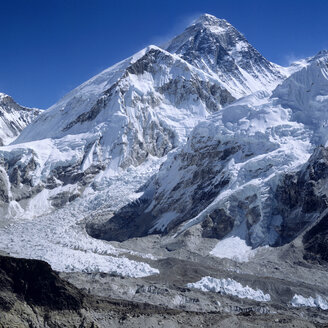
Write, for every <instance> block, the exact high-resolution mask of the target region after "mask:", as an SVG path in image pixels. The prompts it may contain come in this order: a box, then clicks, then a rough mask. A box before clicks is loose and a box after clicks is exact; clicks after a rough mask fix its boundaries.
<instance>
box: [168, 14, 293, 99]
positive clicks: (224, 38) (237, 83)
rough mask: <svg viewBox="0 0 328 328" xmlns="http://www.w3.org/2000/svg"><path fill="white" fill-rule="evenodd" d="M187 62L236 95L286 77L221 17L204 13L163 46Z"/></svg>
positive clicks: (282, 70) (275, 83)
mask: <svg viewBox="0 0 328 328" xmlns="http://www.w3.org/2000/svg"><path fill="white" fill-rule="evenodd" d="M165 49H166V50H167V51H169V52H171V53H174V54H177V55H179V56H180V57H181V58H183V59H184V60H186V61H187V62H188V63H190V64H192V65H194V66H195V67H197V68H199V69H202V70H204V71H205V72H207V73H209V74H211V75H213V76H216V77H217V78H218V79H219V80H220V81H221V82H223V83H224V84H225V86H226V88H227V90H228V91H229V92H230V93H231V94H232V95H233V96H234V97H236V98H239V97H241V96H244V95H247V94H249V93H251V92H255V91H259V90H272V89H273V88H274V87H275V86H277V84H279V83H280V82H281V81H282V79H283V78H285V77H286V74H287V71H286V69H284V68H283V67H281V66H279V65H276V64H273V63H271V62H269V61H268V60H267V59H265V58H264V57H263V56H262V55H261V54H260V53H259V52H258V51H257V50H256V49H255V48H254V47H253V46H252V45H251V44H250V43H249V42H248V41H247V39H246V38H245V37H244V36H243V35H242V34H241V33H240V32H239V31H238V30H237V29H236V28H234V27H233V26H232V25H231V24H229V23H228V22H227V21H226V20H224V19H219V18H216V17H215V16H212V15H209V14H204V15H201V16H200V17H199V18H198V19H197V20H195V21H194V23H193V24H192V25H190V26H189V27H187V28H186V30H185V31H184V32H183V33H181V34H180V35H178V36H176V37H175V38H173V39H172V40H171V41H169V42H168V43H167V44H166V45H165Z"/></svg>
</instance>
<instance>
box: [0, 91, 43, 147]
mask: <svg viewBox="0 0 328 328" xmlns="http://www.w3.org/2000/svg"><path fill="white" fill-rule="evenodd" d="M39 114H40V110H39V109H35V108H27V107H23V106H20V105H19V104H17V103H16V102H15V100H14V99H13V98H12V97H10V96H8V95H7V94H5V93H2V92H0V145H3V144H8V143H10V142H11V141H13V140H14V139H15V138H16V137H17V136H18V135H19V133H20V132H21V131H22V130H23V129H24V128H25V127H26V126H27V125H28V124H30V123H31V122H32V121H33V120H34V119H35V118H36V117H37V116H38V115H39Z"/></svg>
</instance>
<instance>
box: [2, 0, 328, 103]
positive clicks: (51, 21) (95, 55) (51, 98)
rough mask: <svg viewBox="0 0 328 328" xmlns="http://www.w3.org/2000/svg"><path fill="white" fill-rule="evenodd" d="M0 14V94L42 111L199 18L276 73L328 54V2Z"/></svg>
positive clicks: (251, 1) (92, 3) (25, 9)
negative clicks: (230, 28)
mask: <svg viewBox="0 0 328 328" xmlns="http://www.w3.org/2000/svg"><path fill="white" fill-rule="evenodd" d="M0 13H1V16H0V92H5V93H7V94H9V95H11V96H13V97H14V99H15V100H16V101H18V102H19V103H21V104H22V105H25V106H30V107H39V108H47V107H49V106H50V105H52V104H53V103H55V102H56V101H57V100H58V99H59V98H61V97H62V96H64V95H65V94H66V93H67V92H68V91H70V90H71V89H73V88H75V87H76V86H77V85H79V84H81V83H82V82H84V81H85V80H87V79H89V78H90V77H92V76H93V75H95V74H97V73H99V72H100V71H102V70H103V69H105V68H107V67H109V66H111V65H112V64H115V63H116V62H117V61H119V60H122V59H124V58H126V57H128V56H130V55H132V54H133V53H135V52H137V51H138V50H140V49H142V48H144V47H146V46H147V45H149V44H157V45H159V44H161V43H162V42H164V41H166V40H167V39H169V38H171V37H173V36H174V35H176V34H179V33H180V32H182V31H183V29H184V28H185V27H186V26H187V25H188V24H190V22H191V21H192V20H193V19H194V18H196V17H197V16H199V15H200V14H202V13H209V14H212V15H215V16H217V17H219V18H225V19H227V20H228V21H229V22H230V23H231V24H232V25H234V26H235V27H236V28H237V29H238V30H239V31H240V32H242V33H243V34H244V35H245V36H246V38H247V39H248V40H249V41H250V42H251V43H252V44H253V46H255V48H257V49H258V50H259V51H260V52H261V53H262V54H263V55H264V56H265V57H267V58H268V59H269V60H271V61H273V62H276V63H278V64H281V65H287V64H288V62H289V61H291V60H293V59H299V58H302V57H306V56H311V55H314V54H315V53H317V52H318V51H319V50H321V49H328V1H327V0H321V1H319V0H307V1H304V0H284V1H282V0H270V1H267V0H224V1H221V0H213V1H210V0H188V1H187V0H185V1H182V0H175V1H173V0H161V1H156V0H152V1H148V0H139V1H130V0H120V1H110V0H108V1H105V0H88V1H87V0H6V1H4V0H0Z"/></svg>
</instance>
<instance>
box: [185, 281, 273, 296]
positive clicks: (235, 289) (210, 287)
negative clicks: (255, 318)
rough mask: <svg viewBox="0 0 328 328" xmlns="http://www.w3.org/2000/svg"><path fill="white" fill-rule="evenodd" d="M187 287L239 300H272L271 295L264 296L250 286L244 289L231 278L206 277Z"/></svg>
mask: <svg viewBox="0 0 328 328" xmlns="http://www.w3.org/2000/svg"><path fill="white" fill-rule="evenodd" d="M187 287H189V288H196V289H200V290H202V291H204V292H215V293H220V294H223V295H232V296H236V297H239V298H248V299H252V300H255V301H259V302H269V301H270V300H271V297H270V295H269V294H264V293H263V291H262V290H260V289H256V290H255V289H253V288H251V287H249V286H245V287H244V286H243V285H241V284H240V283H239V282H237V281H235V280H233V279H230V278H227V279H217V278H213V277H209V276H206V277H203V278H202V279H201V280H199V281H197V282H195V283H189V284H187Z"/></svg>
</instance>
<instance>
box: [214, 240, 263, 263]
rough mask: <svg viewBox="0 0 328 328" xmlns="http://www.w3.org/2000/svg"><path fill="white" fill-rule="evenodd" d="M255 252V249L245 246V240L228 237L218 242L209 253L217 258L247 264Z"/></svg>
mask: <svg viewBox="0 0 328 328" xmlns="http://www.w3.org/2000/svg"><path fill="white" fill-rule="evenodd" d="M256 252H257V249H252V247H250V246H247V244H246V242H245V240H242V239H240V238H239V237H229V238H226V239H223V240H221V241H219V242H218V243H217V244H216V245H215V247H214V248H213V249H212V251H211V252H210V254H211V255H213V256H216V257H219V258H227V259H231V260H234V261H238V262H247V261H249V259H250V258H252V257H253V256H254V255H255V254H256Z"/></svg>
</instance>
